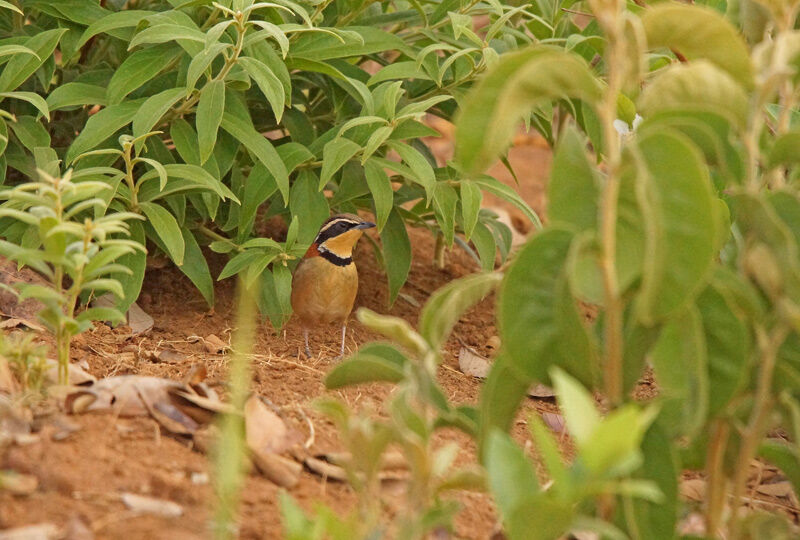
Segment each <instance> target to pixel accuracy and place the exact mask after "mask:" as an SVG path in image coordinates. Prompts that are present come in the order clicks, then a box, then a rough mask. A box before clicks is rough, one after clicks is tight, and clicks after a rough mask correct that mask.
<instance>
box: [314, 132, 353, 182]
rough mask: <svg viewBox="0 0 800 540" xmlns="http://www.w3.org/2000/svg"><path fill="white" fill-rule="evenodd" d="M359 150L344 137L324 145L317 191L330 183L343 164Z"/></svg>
mask: <svg viewBox="0 0 800 540" xmlns="http://www.w3.org/2000/svg"><path fill="white" fill-rule="evenodd" d="M359 150H361V147H360V146H359V145H358V144H356V143H354V142H353V141H351V140H350V139H345V138H344V137H337V138H335V139H332V140H331V141H330V142H328V143H327V144H325V148H324V149H323V151H322V172H321V173H320V175H319V190H320V191H322V189H323V188H324V187H325V186H326V185H327V184H328V182H330V180H331V177H333V175H334V174H335V173H336V171H338V170H339V169H341V168H342V167H343V166H344V164H345V163H347V162H348V161H350V159H351V158H352V157H353V156H355V155H356V153H358V151H359Z"/></svg>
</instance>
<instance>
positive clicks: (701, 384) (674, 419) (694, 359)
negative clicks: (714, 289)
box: [651, 306, 709, 438]
mask: <svg viewBox="0 0 800 540" xmlns="http://www.w3.org/2000/svg"><path fill="white" fill-rule="evenodd" d="M707 358H708V357H707V353H706V344H705V338H704V336H703V326H702V321H701V319H700V315H699V313H698V311H697V309H696V308H695V307H694V306H691V307H689V308H687V309H686V310H685V311H684V312H683V313H681V315H680V316H679V317H675V318H673V319H671V320H670V321H669V322H668V323H667V324H666V325H665V326H664V329H663V330H662V331H661V336H659V338H658V341H657V342H656V344H655V347H653V350H652V353H651V360H652V363H653V370H654V372H655V377H656V380H657V381H658V386H659V389H660V393H661V396H663V399H664V401H665V403H664V405H663V407H662V410H661V418H662V419H663V420H664V427H665V428H667V429H668V430H669V431H670V434H671V435H673V436H675V435H683V436H688V437H690V438H691V437H693V436H695V435H697V434H698V433H699V430H700V429H701V428H702V427H703V425H704V423H705V421H706V417H707V415H708V410H709V408H708V404H709V380H708V367H707V363H708V361H707Z"/></svg>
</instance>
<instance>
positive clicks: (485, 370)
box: [458, 347, 491, 379]
mask: <svg viewBox="0 0 800 540" xmlns="http://www.w3.org/2000/svg"><path fill="white" fill-rule="evenodd" d="M458 367H459V369H460V370H461V371H462V373H465V374H467V375H472V376H473V377H477V378H479V379H485V378H486V376H487V375H488V374H489V369H490V367H491V366H490V364H489V361H488V360H486V358H483V357H482V356H480V355H477V354H475V353H474V352H472V351H471V350H470V349H468V348H467V347H461V350H460V351H459V352H458Z"/></svg>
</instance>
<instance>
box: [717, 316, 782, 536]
mask: <svg viewBox="0 0 800 540" xmlns="http://www.w3.org/2000/svg"><path fill="white" fill-rule="evenodd" d="M756 333H757V337H758V342H759V349H760V350H761V358H760V362H759V368H758V371H759V373H758V385H757V387H756V394H755V397H754V400H753V410H752V412H751V413H750V420H749V422H748V423H747V426H746V427H745V429H744V430H743V432H742V444H741V447H740V449H739V458H738V459H737V461H736V468H735V471H736V472H735V475H734V478H733V502H732V509H731V517H730V520H731V524H730V527H729V530H730V533H731V534H730V538H731V539H732V540H737V539H738V538H739V537H740V532H741V531H740V520H739V516H738V513H739V512H738V510H739V506H740V503H741V499H742V494H743V493H744V489H745V486H746V484H747V475H748V474H749V472H750V462H751V461H753V459H755V457H756V453H757V452H758V445H759V444H761V439H762V438H763V436H764V432H765V431H766V429H767V419H768V417H769V413H770V411H771V410H772V405H773V403H774V401H775V398H774V396H773V393H772V379H773V375H774V373H775V363H776V360H777V356H778V349H780V347H781V345H782V344H783V342H784V340H785V339H786V336H787V335H788V334H789V329H788V328H787V327H786V326H785V325H784V324H781V325H779V326H777V327H776V328H775V329H773V331H772V333H771V334H770V335H766V332H765V331H764V330H763V329H762V328H759V329H757V332H756Z"/></svg>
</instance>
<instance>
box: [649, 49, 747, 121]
mask: <svg viewBox="0 0 800 540" xmlns="http://www.w3.org/2000/svg"><path fill="white" fill-rule="evenodd" d="M697 109H705V110H711V111H714V112H716V113H719V114H721V115H723V116H724V117H725V118H727V119H728V120H730V121H731V123H732V124H734V125H737V126H738V127H739V128H744V126H745V124H746V123H747V116H748V113H749V105H748V97H747V94H746V93H745V91H744V89H743V88H742V87H741V86H740V85H739V83H738V82H737V81H736V80H735V79H734V78H733V77H731V76H730V75H728V73H726V72H725V71H723V70H721V69H719V68H718V67H716V66H715V65H714V64H712V63H711V62H709V61H707V60H702V59H700V60H696V61H694V62H692V63H690V64H675V65H672V66H670V67H669V68H667V69H666V70H664V71H663V72H661V73H660V74H659V75H658V76H657V77H655V78H654V79H653V80H652V81H651V82H650V83H649V84H648V85H647V86H646V87H645V90H644V92H643V93H642V96H641V98H640V100H639V110H640V111H641V113H642V114H643V115H645V116H652V115H654V114H656V113H658V112H661V111H667V110H697Z"/></svg>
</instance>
